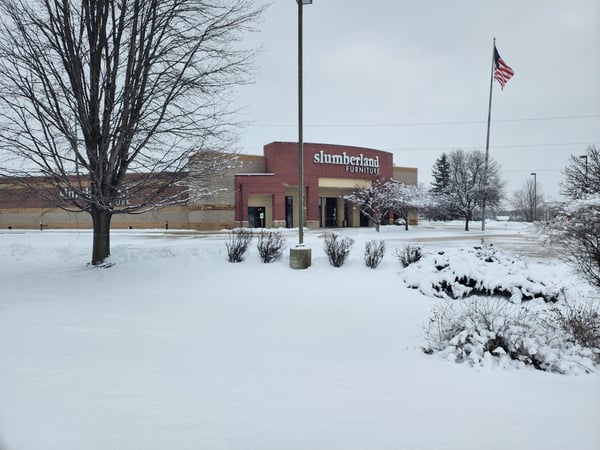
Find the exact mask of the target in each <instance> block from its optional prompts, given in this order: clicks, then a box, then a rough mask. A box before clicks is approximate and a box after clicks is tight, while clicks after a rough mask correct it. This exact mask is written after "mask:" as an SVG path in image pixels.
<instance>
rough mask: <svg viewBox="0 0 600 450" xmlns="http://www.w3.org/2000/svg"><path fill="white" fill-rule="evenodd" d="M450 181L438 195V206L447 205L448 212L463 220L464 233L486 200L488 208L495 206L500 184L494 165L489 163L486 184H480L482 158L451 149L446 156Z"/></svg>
mask: <svg viewBox="0 0 600 450" xmlns="http://www.w3.org/2000/svg"><path fill="white" fill-rule="evenodd" d="M448 160H449V162H450V182H449V184H448V187H447V192H446V193H445V194H441V195H440V196H438V200H439V201H440V203H442V204H444V205H451V207H452V208H453V210H452V213H454V214H460V216H462V217H463V218H464V219H465V231H469V222H470V221H471V220H473V218H474V214H475V212H476V211H478V210H479V209H480V207H481V205H482V202H483V199H484V198H486V204H487V206H489V207H492V208H493V207H496V206H498V205H499V203H500V200H501V199H502V196H503V187H504V183H503V182H502V180H501V179H500V175H499V169H498V164H497V163H496V162H495V161H494V160H493V159H490V160H489V164H488V176H487V184H485V183H484V170H485V168H484V166H485V155H484V153H483V152H481V151H478V150H477V151H473V152H470V153H466V152H464V151H463V150H455V151H453V152H451V153H450V154H449V155H448Z"/></svg>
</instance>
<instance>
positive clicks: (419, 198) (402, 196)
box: [393, 182, 430, 231]
mask: <svg viewBox="0 0 600 450" xmlns="http://www.w3.org/2000/svg"><path fill="white" fill-rule="evenodd" d="M394 190H395V196H394V206H393V211H394V214H395V215H397V216H398V220H397V222H399V223H401V224H403V225H404V229H405V230H407V231H408V222H409V219H410V216H411V215H415V216H416V215H417V214H418V212H419V210H420V209H423V208H425V207H427V206H428V205H429V204H430V202H429V195H428V194H427V192H425V189H423V187H422V186H418V185H414V184H404V183H400V182H396V183H395V184H394Z"/></svg>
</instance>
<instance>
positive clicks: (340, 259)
mask: <svg viewBox="0 0 600 450" xmlns="http://www.w3.org/2000/svg"><path fill="white" fill-rule="evenodd" d="M352 244H354V240H353V239H352V238H349V237H345V238H340V237H339V235H338V234H336V233H327V235H326V236H325V243H324V248H325V253H326V254H327V257H328V258H329V263H330V264H331V265H332V266H333V267H341V266H343V265H344V262H345V261H346V258H348V255H349V254H350V248H351V247H352Z"/></svg>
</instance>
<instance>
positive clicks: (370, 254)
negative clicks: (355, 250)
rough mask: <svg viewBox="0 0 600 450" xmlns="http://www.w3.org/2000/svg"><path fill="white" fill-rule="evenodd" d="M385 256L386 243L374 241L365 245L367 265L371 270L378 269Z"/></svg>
mask: <svg viewBox="0 0 600 450" xmlns="http://www.w3.org/2000/svg"><path fill="white" fill-rule="evenodd" d="M384 254H385V242H384V241H382V240H378V239H375V240H372V241H369V242H366V243H365V264H366V265H367V267H370V268H371V269H375V268H377V266H378V265H379V263H381V261H382V260H383V255H384Z"/></svg>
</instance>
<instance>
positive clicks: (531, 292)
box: [402, 245, 564, 303]
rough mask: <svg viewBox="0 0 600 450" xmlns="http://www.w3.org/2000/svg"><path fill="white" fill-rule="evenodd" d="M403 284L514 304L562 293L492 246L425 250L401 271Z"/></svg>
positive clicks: (425, 290) (438, 294)
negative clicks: (434, 250) (499, 299)
mask: <svg viewBox="0 0 600 450" xmlns="http://www.w3.org/2000/svg"><path fill="white" fill-rule="evenodd" d="M402 277H403V280H404V282H405V284H406V286H408V287H411V288H414V289H419V290H420V291H421V292H422V293H423V294H425V295H428V296H432V297H441V298H453V299H458V298H465V297H468V296H471V295H488V296H500V297H506V298H508V299H510V301H512V302H513V303H521V301H524V300H531V299H535V298H543V299H544V300H545V301H546V302H556V301H558V300H559V299H561V298H562V297H563V296H564V294H563V290H562V289H561V287H560V286H559V285H557V284H556V283H554V281H552V280H550V279H534V277H533V275H531V274H530V273H529V270H528V267H527V264H526V263H525V262H524V261H522V260H520V259H517V258H515V257H512V256H509V255H505V254H503V253H501V252H498V251H496V249H495V248H494V247H493V246H492V245H482V246H476V247H473V248H469V249H457V250H447V251H440V252H424V253H423V255H422V257H421V259H420V260H419V261H418V262H416V263H414V264H411V265H409V266H408V267H406V268H405V269H404V270H403V271H402Z"/></svg>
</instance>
